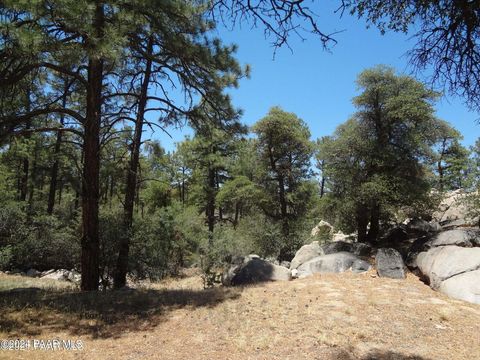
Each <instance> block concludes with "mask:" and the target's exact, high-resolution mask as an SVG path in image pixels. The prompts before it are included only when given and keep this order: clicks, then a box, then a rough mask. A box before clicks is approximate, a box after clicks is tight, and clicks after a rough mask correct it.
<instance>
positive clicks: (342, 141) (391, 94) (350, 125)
mask: <svg viewBox="0 0 480 360" xmlns="http://www.w3.org/2000/svg"><path fill="white" fill-rule="evenodd" d="M357 83H358V85H359V87H360V89H361V90H362V92H361V94H360V95H359V96H357V97H356V98H355V99H354V104H355V105H356V107H357V110H358V111H357V112H356V113H355V115H354V117H353V118H352V119H350V120H349V121H347V122H346V123H344V124H342V125H340V126H339V127H338V128H337V130H336V132H335V134H334V136H333V137H331V138H329V139H325V140H324V141H323V142H322V144H320V153H319V157H320V159H322V160H324V161H325V168H324V172H325V175H326V176H327V179H328V183H329V184H328V187H329V189H331V195H330V200H329V204H330V206H331V205H333V208H335V210H336V214H337V219H336V220H337V223H338V224H340V226H341V228H343V230H346V231H349V230H352V228H351V224H352V223H354V224H356V225H355V227H356V228H357V230H358V231H359V237H360V238H361V239H362V240H365V236H366V231H367V224H368V222H369V221H370V223H371V224H372V228H373V229H374V230H373V232H372V231H370V232H369V234H370V235H371V236H372V237H373V239H372V238H370V240H371V241H374V240H375V238H376V237H377V236H378V232H377V233H375V232H376V231H378V224H379V223H382V222H383V223H384V222H385V221H386V220H388V218H389V217H391V216H393V214H394V213H395V211H397V210H399V209H400V208H402V207H405V206H413V204H414V203H415V202H417V203H418V202H422V201H425V199H427V198H428V194H429V184H428V181H427V179H426V167H425V165H424V163H425V162H426V161H427V160H428V159H429V158H430V156H431V154H432V150H431V147H432V146H433V144H434V143H435V142H436V141H437V136H436V134H435V132H434V131H432V129H433V128H434V126H435V125H436V123H437V119H436V118H435V117H434V115H433V107H432V103H433V101H434V100H435V99H436V98H437V96H438V94H436V93H434V92H432V91H430V90H427V89H426V88H425V87H424V85H422V84H421V83H419V82H417V81H415V80H414V79H413V78H410V77H408V76H397V75H395V74H394V72H393V70H392V69H390V68H386V67H383V66H381V67H376V68H373V69H369V70H365V71H364V72H362V73H361V74H360V75H359V78H358V81H357ZM374 225H376V226H374Z"/></svg>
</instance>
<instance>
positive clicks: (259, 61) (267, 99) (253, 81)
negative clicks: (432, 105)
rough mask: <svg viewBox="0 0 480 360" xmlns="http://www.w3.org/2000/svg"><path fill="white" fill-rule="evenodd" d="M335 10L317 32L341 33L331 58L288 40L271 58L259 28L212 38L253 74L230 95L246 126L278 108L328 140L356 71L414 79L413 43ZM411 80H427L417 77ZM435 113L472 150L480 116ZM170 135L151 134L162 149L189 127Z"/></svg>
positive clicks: (455, 108) (312, 45)
mask: <svg viewBox="0 0 480 360" xmlns="http://www.w3.org/2000/svg"><path fill="white" fill-rule="evenodd" d="M329 4H332V2H329ZM322 6H323V5H322ZM333 10H334V8H333V7H330V9H328V8H327V9H325V10H324V12H323V15H324V16H321V17H320V19H319V20H320V28H321V29H322V30H323V31H325V32H334V31H339V30H345V31H343V32H341V33H339V34H337V35H335V39H336V40H337V41H338V43H337V44H336V45H335V46H334V47H333V48H332V49H331V51H330V52H326V51H324V50H323V49H322V45H321V43H320V41H319V39H318V38H315V37H314V36H306V40H305V41H302V40H301V39H299V38H297V37H295V35H293V36H292V37H291V38H290V46H291V49H288V48H287V47H284V48H281V49H279V50H277V52H276V54H275V58H274V56H273V55H274V49H273V48H272V46H271V39H269V38H265V36H264V34H263V30H262V29H252V28H251V27H249V26H248V25H247V24H244V25H243V26H242V28H239V27H237V28H235V29H234V30H233V31H229V30H227V29H225V28H223V27H219V29H218V30H217V32H218V34H217V35H218V36H219V37H220V38H221V39H222V40H223V41H224V43H227V44H230V43H235V44H237V45H238V52H237V59H238V61H239V62H240V63H241V64H244V65H245V64H249V65H250V66H251V68H252V72H251V77H250V79H243V80H242V81H241V82H240V86H239V88H238V89H233V90H230V91H229V93H230V95H231V97H232V100H233V104H234V106H235V107H238V108H241V109H243V112H244V115H243V118H242V121H243V122H244V123H245V124H248V125H252V124H253V123H255V122H256V121H257V120H259V119H261V118H262V117H263V116H265V114H266V113H267V112H268V110H269V108H271V107H272V106H276V105H278V106H281V107H282V108H283V109H284V110H286V111H289V112H294V113H296V114H297V115H298V116H299V117H300V118H302V119H303V120H304V121H305V122H306V123H307V124H308V125H309V127H310V131H311V134H312V139H316V138H318V137H321V136H324V135H330V134H332V133H333V131H334V130H335V128H336V127H337V126H338V125H339V124H341V123H342V122H344V121H346V120H347V119H348V118H349V117H350V116H351V115H352V114H353V113H354V112H355V109H354V107H353V105H352V102H351V100H352V98H353V97H354V96H356V95H357V94H358V91H357V89H356V85H355V79H356V77H357V75H358V74H359V73H360V72H361V71H362V70H364V69H366V68H369V67H372V66H375V65H377V64H385V65H390V66H392V67H394V68H395V69H396V70H397V72H399V73H406V74H412V70H413V69H412V68H411V67H409V65H408V57H407V56H406V52H407V51H408V50H409V49H410V48H412V46H413V44H414V41H413V40H412V39H409V37H408V36H406V35H404V34H394V33H388V34H386V35H383V36H382V35H381V34H380V32H379V31H378V30H377V29H375V28H371V29H367V28H366V26H365V23H364V22H363V21H360V20H357V19H356V18H353V17H351V16H349V15H348V14H344V16H343V18H340V17H339V15H338V14H334V13H333ZM416 77H417V78H418V79H419V80H426V77H422V74H418V76H416ZM436 110H437V116H438V117H439V118H441V119H444V120H447V121H449V122H450V123H451V124H452V125H453V126H454V127H455V128H457V129H458V130H459V131H460V132H461V133H462V134H463V135H464V141H463V143H464V144H465V145H467V146H469V145H472V144H473V143H474V142H475V140H476V139H477V138H478V137H479V136H480V125H478V124H477V121H476V120H477V119H478V118H480V115H479V114H478V113H474V112H470V111H469V110H468V108H467V107H466V106H465V105H464V104H463V101H462V99H461V98H458V97H451V96H448V95H447V96H444V97H443V98H442V99H441V100H440V101H439V102H438V104H437V106H436ZM168 130H169V132H170V133H171V135H172V137H173V139H170V138H169V137H168V136H167V135H165V134H163V133H160V132H159V131H157V132H156V133H155V135H154V137H155V138H157V139H159V140H160V142H161V143H162V145H163V146H164V147H165V148H166V149H167V150H172V149H173V146H174V145H173V144H174V142H178V141H181V140H182V139H183V138H184V136H185V135H186V134H190V133H191V131H190V130H189V129H188V128H184V129H182V130H176V129H168Z"/></svg>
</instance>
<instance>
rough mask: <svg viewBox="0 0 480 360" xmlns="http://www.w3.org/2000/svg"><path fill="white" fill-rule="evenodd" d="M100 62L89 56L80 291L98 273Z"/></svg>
mask: <svg viewBox="0 0 480 360" xmlns="http://www.w3.org/2000/svg"><path fill="white" fill-rule="evenodd" d="M103 11H104V10H103V5H101V4H99V3H97V6H96V10H95V19H94V24H93V25H94V27H95V29H96V32H97V34H96V35H97V36H98V38H102V37H103V31H102V29H103V26H104V12H103ZM102 83H103V60H102V59H99V58H95V57H93V56H92V57H91V58H90V59H89V62H88V86H87V101H86V117H85V123H84V143H83V152H84V159H83V179H82V229H83V236H82V241H81V247H82V255H81V268H82V282H81V286H80V287H81V289H82V290H83V291H88V290H98V281H99V277H100V273H99V263H100V262H99V255H100V254H99V253H100V241H99V221H98V210H99V173H100V121H101V111H102Z"/></svg>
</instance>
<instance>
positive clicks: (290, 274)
mask: <svg viewBox="0 0 480 360" xmlns="http://www.w3.org/2000/svg"><path fill="white" fill-rule="evenodd" d="M465 196H466V195H465V194H464V193H462V192H461V191H455V192H451V193H449V194H447V196H445V198H444V200H443V201H442V202H441V204H440V206H439V209H438V211H436V212H435V213H434V214H433V219H432V221H425V220H422V219H409V220H407V221H405V222H404V223H403V224H400V225H398V226H395V227H393V228H392V229H391V230H390V231H389V232H388V233H387V234H386V236H384V238H383V239H382V240H381V242H380V243H379V244H377V247H376V248H372V247H371V246H369V245H367V244H363V243H359V242H354V241H352V239H354V236H352V235H344V234H341V233H335V232H334V230H333V227H332V226H331V225H330V224H328V223H327V222H325V221H321V222H320V223H319V224H318V225H317V226H316V227H315V228H314V229H313V230H312V236H316V235H317V234H319V233H330V235H331V238H332V239H333V241H332V242H329V243H326V244H324V245H320V244H319V242H318V241H313V242H312V243H311V244H308V245H304V246H302V247H301V248H300V249H299V250H298V251H297V253H296V254H295V257H294V258H293V259H292V261H291V262H290V263H285V262H283V263H278V262H275V261H274V260H273V259H261V258H260V257H259V256H257V255H249V256H246V257H238V258H236V259H235V261H234V262H233V263H232V265H231V266H230V267H229V268H228V269H227V270H226V271H225V272H224V274H223V277H222V281H223V283H224V284H225V285H243V284H250V283H255V282H261V281H276V280H291V279H294V278H304V277H307V276H310V275H312V274H314V273H340V272H344V271H352V272H356V273H360V272H365V271H368V270H370V269H371V268H372V265H374V266H375V269H376V272H377V274H378V276H380V277H389V278H393V279H404V278H405V277H406V272H407V269H410V270H411V271H412V272H413V273H415V274H417V275H418V276H419V277H420V278H421V279H422V280H423V281H425V282H426V283H427V284H429V285H430V287H431V288H432V289H434V290H438V291H440V292H442V293H444V294H446V295H448V296H450V297H453V298H456V299H461V300H465V301H469V302H473V303H479V304H480V230H478V227H474V226H476V225H477V224H478V219H473V218H470V217H469V215H468V211H467V208H466V206H465V205H464V202H463V199H464V198H465Z"/></svg>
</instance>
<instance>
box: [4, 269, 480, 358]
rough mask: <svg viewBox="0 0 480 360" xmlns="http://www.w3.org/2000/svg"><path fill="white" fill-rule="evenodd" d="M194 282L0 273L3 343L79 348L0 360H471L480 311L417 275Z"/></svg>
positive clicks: (477, 353) (478, 338) (477, 344)
mask: <svg viewBox="0 0 480 360" xmlns="http://www.w3.org/2000/svg"><path fill="white" fill-rule="evenodd" d="M201 284H202V283H201V279H200V277H199V276H198V275H191V276H188V277H184V278H181V279H170V280H165V281H162V282H160V283H156V284H146V285H143V286H140V287H139V288H138V289H136V290H121V291H110V292H105V293H90V294H89V293H78V292H77V291H76V290H74V289H73V288H72V287H71V286H70V285H68V283H62V282H56V281H46V280H40V279H29V278H24V277H19V276H11V275H4V274H0V310H1V315H0V339H5V338H9V339H17V338H19V339H43V340H48V339H60V340H67V339H72V340H76V339H81V340H82V341H83V346H84V349H83V350H81V351H65V350H57V351H51V350H49V351H46V350H25V351H15V350H0V358H1V359H57V358H58V359H60V358H61V359H64V360H66V359H332V360H333V359H339V360H342V359H346V360H350V359H363V360H366V359H400V360H403V359H422V360H426V359H432V360H433V359H435V360H438V359H468V360H472V359H480V306H478V305H473V304H469V303H466V302H463V301H457V300H453V299H449V298H447V297H446V296H444V295H442V294H440V293H437V292H434V291H432V290H431V289H430V288H429V287H427V286H426V285H424V284H423V283H422V282H421V281H420V280H418V278H417V277H415V276H413V275H411V274H409V276H408V278H407V279H406V280H391V279H384V278H378V277H376V275H375V273H374V272H372V271H370V272H367V273H364V274H353V273H349V272H348V273H343V274H322V275H319V274H317V275H316V276H313V277H310V278H306V279H302V280H295V281H291V282H276V283H267V284H260V285H256V286H249V287H244V288H235V289H226V288H222V287H219V288H215V289H210V290H202V286H201Z"/></svg>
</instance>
